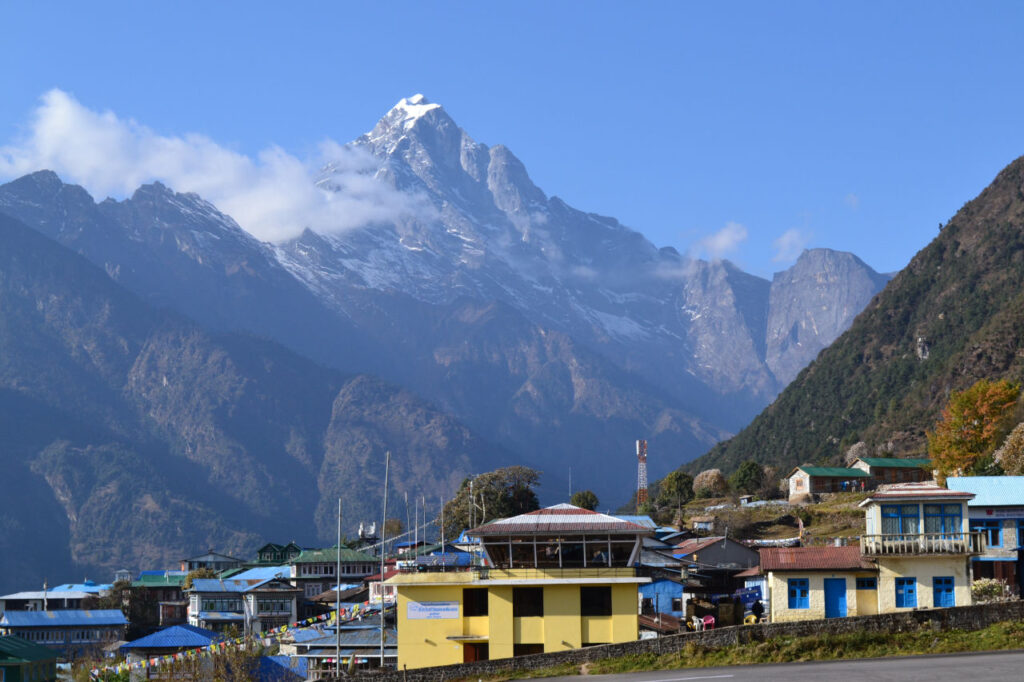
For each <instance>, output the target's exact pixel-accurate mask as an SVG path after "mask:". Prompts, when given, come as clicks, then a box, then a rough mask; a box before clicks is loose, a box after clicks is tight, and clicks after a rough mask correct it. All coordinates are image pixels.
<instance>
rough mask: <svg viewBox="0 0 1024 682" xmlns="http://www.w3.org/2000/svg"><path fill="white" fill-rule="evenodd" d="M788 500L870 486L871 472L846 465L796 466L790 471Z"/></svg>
mask: <svg viewBox="0 0 1024 682" xmlns="http://www.w3.org/2000/svg"><path fill="white" fill-rule="evenodd" d="M788 478H789V501H790V502H800V501H804V500H809V499H813V497H812V496H813V495H820V494H822V493H841V492H846V491H854V490H862V489H865V488H868V487H870V486H869V483H870V481H871V480H872V479H871V474H869V473H868V472H866V471H862V470H861V469H850V468H847V467H813V466H798V467H796V468H794V469H793V471H792V472H790V474H789V476H788Z"/></svg>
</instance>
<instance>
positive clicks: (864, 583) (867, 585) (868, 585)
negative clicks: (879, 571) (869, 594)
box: [857, 578, 878, 590]
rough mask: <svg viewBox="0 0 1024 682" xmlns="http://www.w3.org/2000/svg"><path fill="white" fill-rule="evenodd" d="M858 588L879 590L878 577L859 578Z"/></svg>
mask: <svg viewBox="0 0 1024 682" xmlns="http://www.w3.org/2000/svg"><path fill="white" fill-rule="evenodd" d="M857 589H858V590H877V589H878V578H857Z"/></svg>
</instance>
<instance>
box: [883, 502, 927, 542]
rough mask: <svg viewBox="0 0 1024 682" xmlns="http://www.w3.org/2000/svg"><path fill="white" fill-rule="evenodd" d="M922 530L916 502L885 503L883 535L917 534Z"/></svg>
mask: <svg viewBox="0 0 1024 682" xmlns="http://www.w3.org/2000/svg"><path fill="white" fill-rule="evenodd" d="M920 532H921V520H920V518H919V517H918V509H917V505H916V504H883V505H882V534H883V535H917V534H918V533H920Z"/></svg>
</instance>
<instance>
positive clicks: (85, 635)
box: [0, 609, 128, 659]
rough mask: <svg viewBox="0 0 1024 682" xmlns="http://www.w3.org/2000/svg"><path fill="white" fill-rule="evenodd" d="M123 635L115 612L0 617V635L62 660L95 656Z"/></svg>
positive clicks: (11, 613) (125, 626)
mask: <svg viewBox="0 0 1024 682" xmlns="http://www.w3.org/2000/svg"><path fill="white" fill-rule="evenodd" d="M127 631H128V619H127V618H125V617H124V614H123V613H121V611H119V610H118V609H94V610H86V611H83V610H75V609H67V610H64V611H6V612H4V613H3V614H2V615H0V635H17V636H18V637H21V638H22V639H27V640H28V641H30V642H34V643H36V644H39V645H41V646H45V647H47V648H49V649H52V650H53V651H56V652H57V653H58V654H59V655H61V656H62V657H64V658H66V659H73V658H76V657H78V656H80V655H83V654H86V655H97V654H99V653H101V650H102V649H103V648H105V647H107V646H109V645H110V644H112V643H113V642H116V641H118V640H123V639H124V637H125V634H126V633H127Z"/></svg>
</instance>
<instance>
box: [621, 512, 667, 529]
mask: <svg viewBox="0 0 1024 682" xmlns="http://www.w3.org/2000/svg"><path fill="white" fill-rule="evenodd" d="M612 516H614V517H615V518H617V519H622V520H623V521H629V522H630V523H635V524H636V525H638V526H643V527H644V528H650V529H651V530H658V524H656V523H655V522H654V519H652V518H651V517H650V516H648V515H647V514H612Z"/></svg>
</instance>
